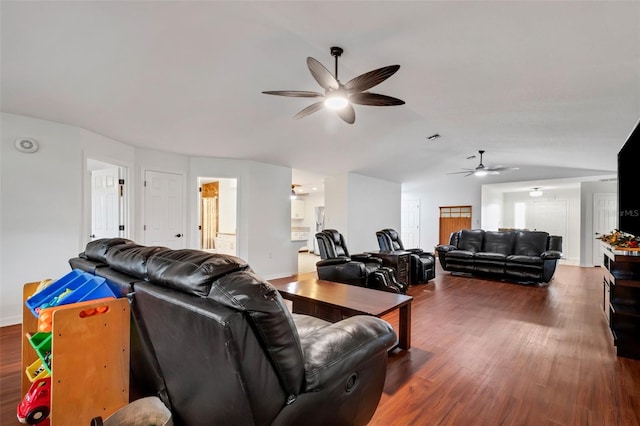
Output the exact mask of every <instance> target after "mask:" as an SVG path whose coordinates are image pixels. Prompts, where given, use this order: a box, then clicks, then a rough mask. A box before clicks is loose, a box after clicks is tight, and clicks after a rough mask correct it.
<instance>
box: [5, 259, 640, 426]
mask: <svg viewBox="0 0 640 426" xmlns="http://www.w3.org/2000/svg"><path fill="white" fill-rule="evenodd" d="M305 275H306V276H313V275H314V274H311V275H307V274H305ZM301 277H304V275H303V276H301ZM289 280H291V279H279V280H274V281H277V282H286V281H289ZM601 282H602V271H601V270H600V269H599V268H581V267H576V266H560V267H559V268H558V271H557V272H556V276H555V278H554V280H553V281H552V283H551V285H550V286H549V287H546V288H539V287H528V286H521V285H516V284H511V283H503V282H499V281H490V280H484V279H478V278H470V277H465V276H453V275H450V274H449V273H447V272H443V271H442V270H438V275H437V277H436V279H435V280H434V281H431V282H430V283H429V284H426V285H419V286H413V287H411V288H410V290H409V294H410V295H411V296H413V297H414V301H413V306H412V320H413V321H412V347H411V349H410V350H409V351H402V350H395V351H394V352H393V353H392V354H391V355H390V358H389V366H388V370H387V380H386V384H385V388H384V392H383V394H382V398H381V401H380V404H379V406H378V410H377V411H376V413H375V415H374V417H373V419H372V421H371V425H482V426H485V425H536V426H537V425H571V426H573V425H621V426H627V425H628V426H633V425H640V361H638V360H632V359H627V358H619V357H616V355H615V349H614V347H613V345H612V339H611V335H610V333H609V330H608V329H607V327H606V325H605V322H604V318H603V315H602V312H601V308H600V300H601ZM384 318H385V319H387V320H388V321H389V322H390V323H392V324H393V325H394V326H396V327H397V321H398V317H397V313H392V314H389V315H387V316H385V317H384ZM19 342H20V327H19V326H10V327H3V328H0V357H1V360H0V396H1V401H0V424H2V425H3V426H4V425H6V426H10V425H18V424H19V423H18V422H17V420H16V417H15V407H16V404H17V402H18V400H19V399H20V395H19V393H20V389H19V386H20V374H23V373H22V372H21V371H19V370H20V359H19V358H20V343H19Z"/></svg>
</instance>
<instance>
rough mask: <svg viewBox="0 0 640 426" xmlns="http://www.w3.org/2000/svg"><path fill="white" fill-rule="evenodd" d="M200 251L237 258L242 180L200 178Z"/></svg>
mask: <svg viewBox="0 0 640 426" xmlns="http://www.w3.org/2000/svg"><path fill="white" fill-rule="evenodd" d="M198 210H199V214H198V216H199V218H200V225H199V226H198V230H199V238H198V239H199V241H200V249H201V250H205V251H209V252H212V253H222V254H229V255H232V256H237V255H238V254H237V253H238V249H237V234H236V233H237V213H238V179H235V178H216V177H199V178H198Z"/></svg>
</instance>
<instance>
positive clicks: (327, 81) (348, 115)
mask: <svg viewBox="0 0 640 426" xmlns="http://www.w3.org/2000/svg"><path fill="white" fill-rule="evenodd" d="M342 52H343V49H342V48H340V47H335V46H334V47H332V48H331V55H332V56H333V57H335V65H336V66H335V75H333V74H331V72H329V70H327V69H326V68H325V67H324V66H323V65H322V64H321V63H320V62H318V61H317V60H315V59H313V58H312V57H308V58H307V67H309V71H310V72H311V75H312V76H313V78H314V79H315V80H316V81H317V82H318V84H319V85H320V86H321V87H322V88H323V89H324V93H319V92H310V91H303V90H269V91H265V92H262V93H264V94H266V95H278V96H291V97H296V98H322V100H321V101H319V102H316V103H313V104H311V105H309V106H308V107H306V108H305V109H303V110H302V111H300V112H299V113H297V114H296V115H295V116H294V117H293V118H295V119H299V118H302V117H306V116H307V115H309V114H312V113H314V112H316V111H318V110H320V109H322V108H324V107H326V108H329V109H334V110H335V111H336V113H337V114H338V116H339V117H340V118H341V119H342V120H344V121H345V122H346V123H349V124H353V123H354V122H355V121H356V112H355V110H354V109H353V105H352V104H356V105H370V106H393V105H403V104H404V101H403V100H400V99H397V98H393V97H391V96H386V95H380V94H377V93H370V92H367V91H366V90H368V89H370V88H372V87H373V86H376V85H378V84H380V83H382V82H383V81H385V80H386V79H387V78H389V77H391V76H392V75H393V74H395V73H396V71H398V70H399V69H400V65H389V66H386V67H382V68H378V69H376V70H373V71H369V72H367V73H364V74H362V75H359V76H357V77H355V78H352V79H351V80H349V81H348V82H347V83H345V84H342V83H341V82H340V80H338V58H339V57H340V55H342Z"/></svg>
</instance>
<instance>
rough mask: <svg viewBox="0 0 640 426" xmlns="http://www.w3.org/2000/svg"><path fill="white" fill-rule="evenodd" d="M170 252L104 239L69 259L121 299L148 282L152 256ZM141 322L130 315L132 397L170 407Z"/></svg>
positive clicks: (118, 239) (116, 239)
mask: <svg viewBox="0 0 640 426" xmlns="http://www.w3.org/2000/svg"><path fill="white" fill-rule="evenodd" d="M166 250H169V249H168V248H166V247H146V246H140V245H137V244H135V243H134V242H133V241H131V240H127V239H123V238H104V239H99V240H94V241H91V242H89V243H88V244H87V246H86V248H85V251H84V252H83V253H80V255H79V256H78V257H76V258H72V259H69V265H70V266H71V268H72V269H80V270H82V271H85V272H89V273H92V274H94V275H96V276H100V277H103V278H105V279H106V280H107V284H108V285H109V287H110V288H111V290H112V291H113V293H114V294H115V295H116V296H118V297H124V296H126V295H128V294H129V293H131V292H132V291H133V284H134V283H135V282H137V281H145V280H147V279H148V276H147V270H146V265H147V260H148V259H149V257H151V256H152V255H153V254H155V253H158V252H161V251H166ZM144 330H145V325H144V321H143V320H142V318H139V317H138V316H137V315H136V311H135V310H133V309H132V311H131V328H130V336H131V344H130V348H129V352H130V361H129V368H130V370H129V376H130V377H129V393H130V399H131V400H134V399H137V398H141V397H144V396H152V395H153V396H158V397H160V399H161V400H162V401H163V402H164V403H165V404H166V405H167V406H169V407H170V404H169V399H168V397H167V395H166V386H165V384H164V379H163V378H162V373H161V372H160V368H159V366H158V363H157V360H156V358H155V354H154V353H153V350H152V348H151V344H150V343H149V341H148V339H147V333H146V332H145V331H144Z"/></svg>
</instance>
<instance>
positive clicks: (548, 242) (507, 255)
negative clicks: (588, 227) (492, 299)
mask: <svg viewBox="0 0 640 426" xmlns="http://www.w3.org/2000/svg"><path fill="white" fill-rule="evenodd" d="M436 251H437V252H438V258H439V259H440V265H441V266H442V268H443V269H444V270H445V271H451V272H467V273H471V274H478V275H488V276H492V277H496V278H505V279H508V280H512V281H517V282H521V283H548V282H549V281H550V280H551V278H552V277H553V274H554V272H555V270H556V265H557V263H558V260H559V259H560V257H561V255H562V237H560V236H553V235H549V234H548V233H547V232H541V231H520V230H519V231H484V230H482V229H463V230H461V231H458V232H454V233H452V234H451V238H450V240H449V244H446V245H438V246H437V247H436Z"/></svg>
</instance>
